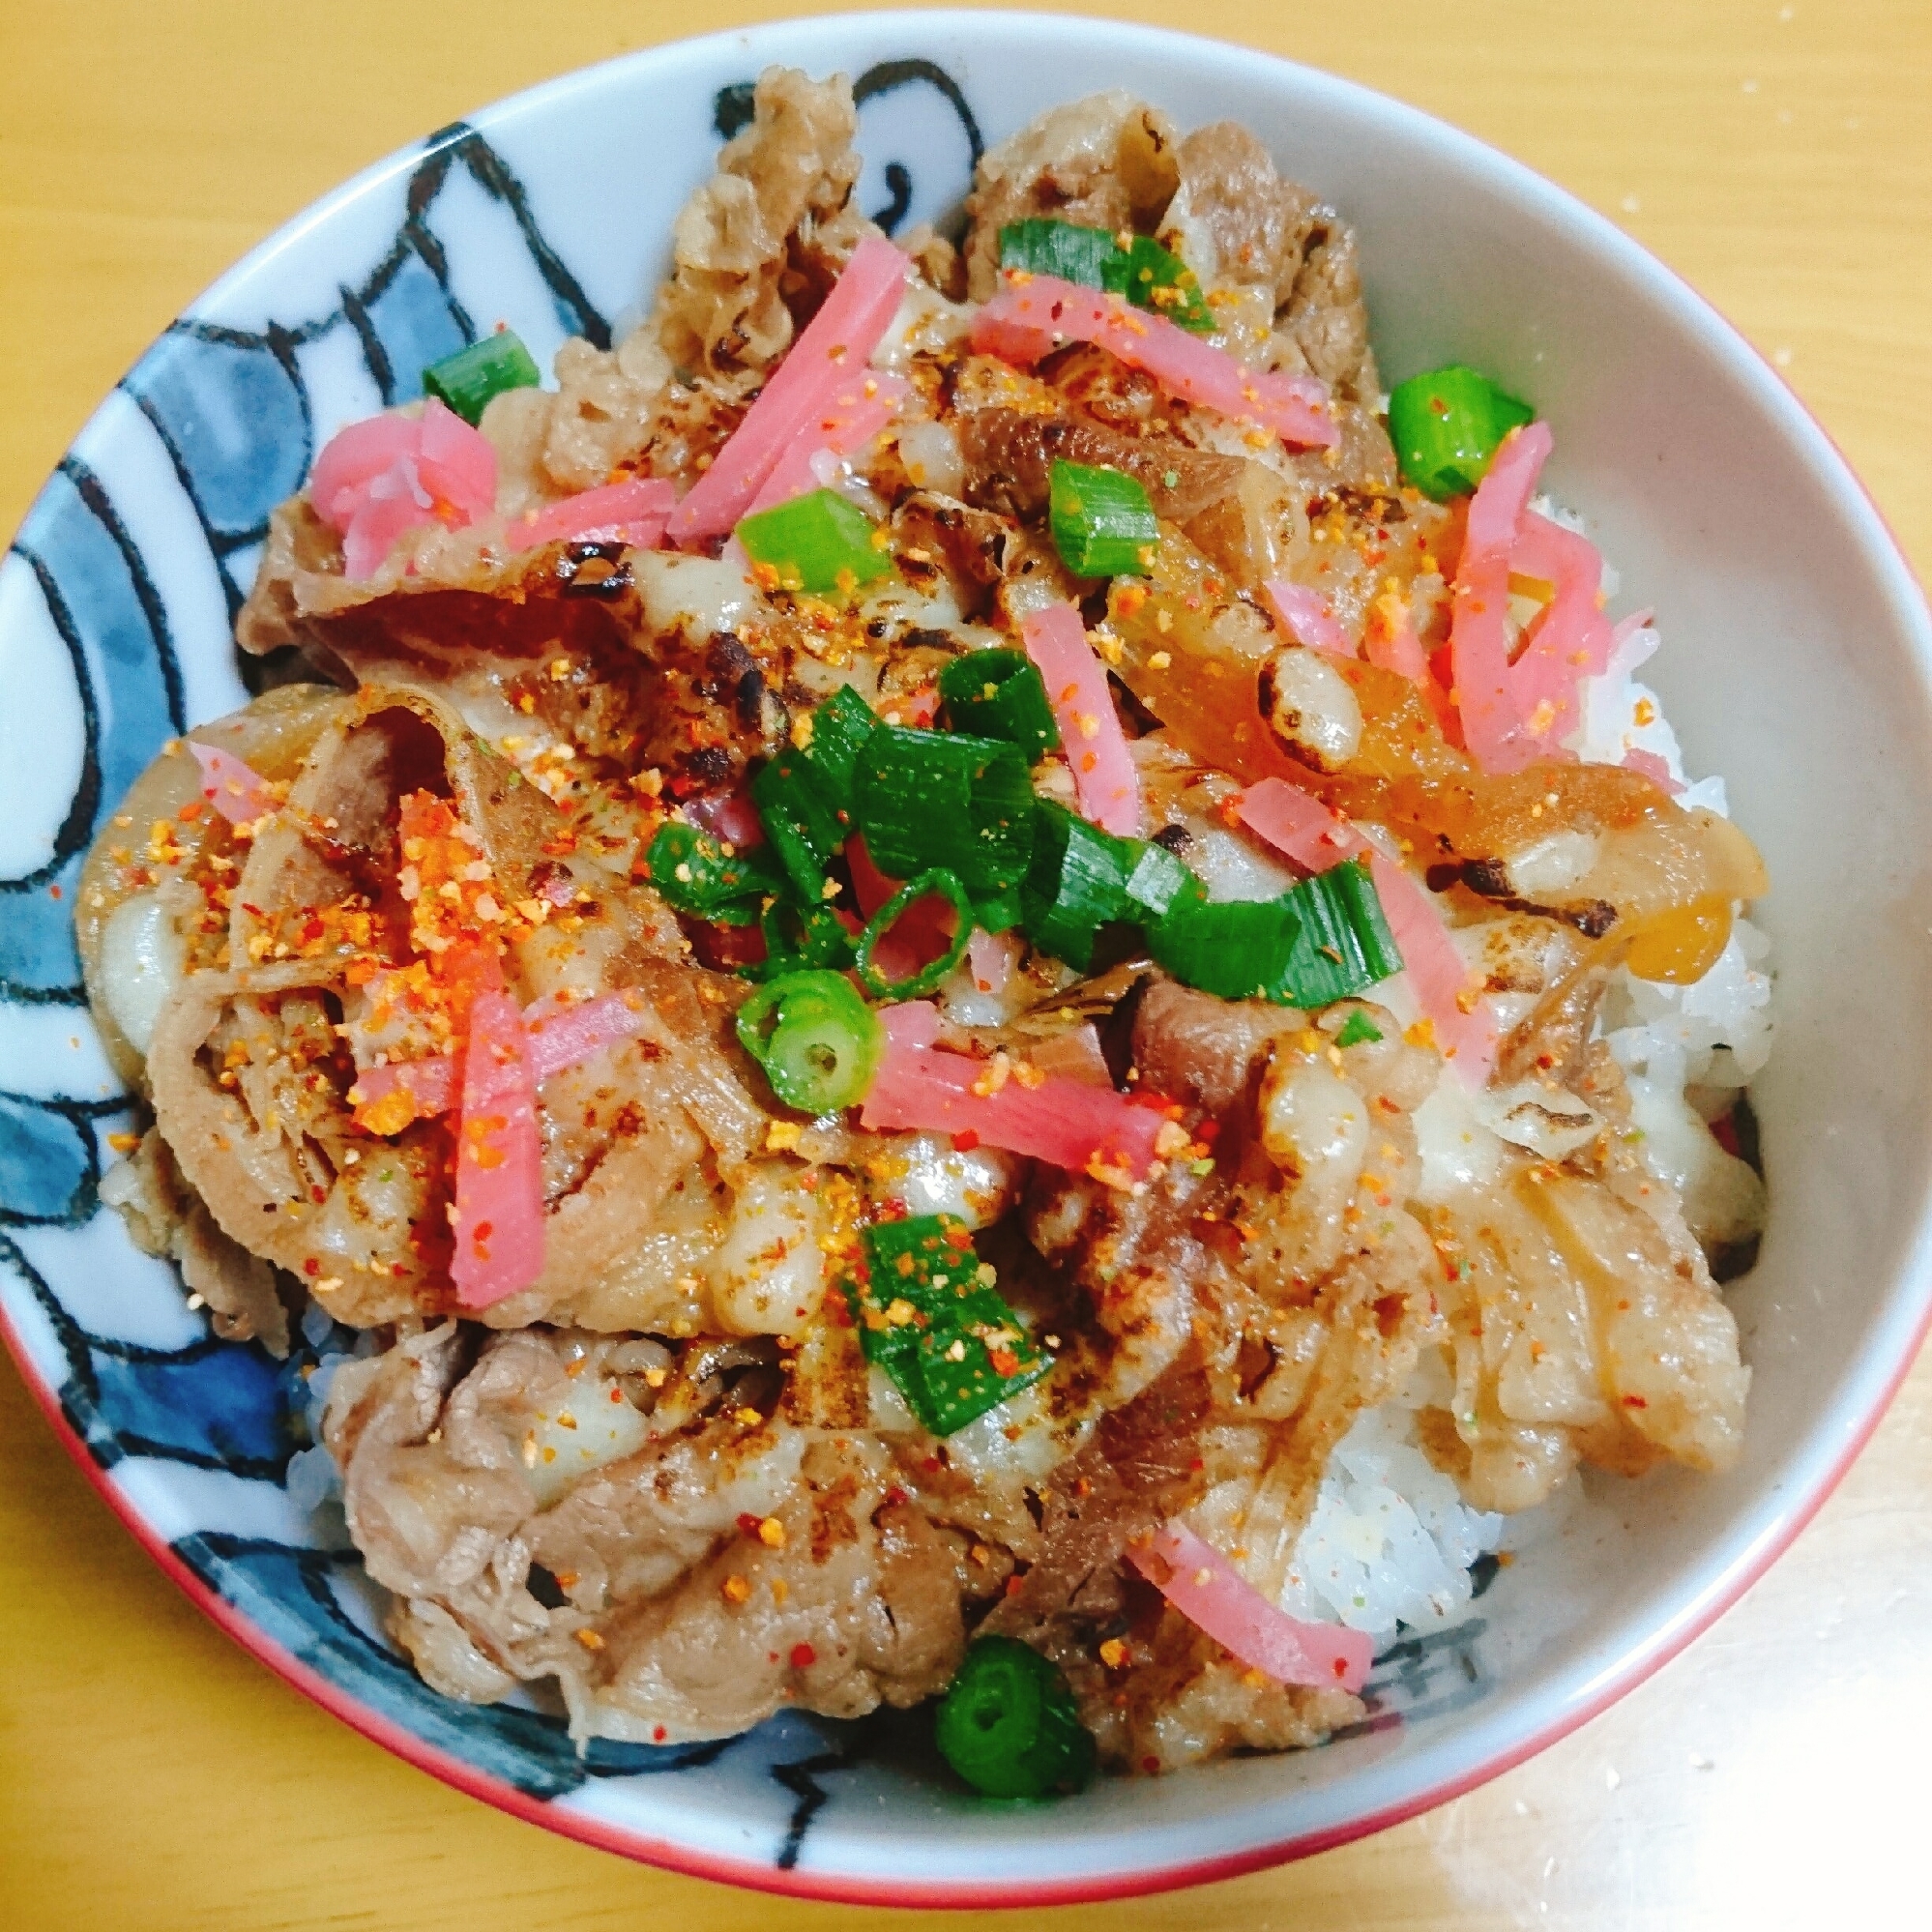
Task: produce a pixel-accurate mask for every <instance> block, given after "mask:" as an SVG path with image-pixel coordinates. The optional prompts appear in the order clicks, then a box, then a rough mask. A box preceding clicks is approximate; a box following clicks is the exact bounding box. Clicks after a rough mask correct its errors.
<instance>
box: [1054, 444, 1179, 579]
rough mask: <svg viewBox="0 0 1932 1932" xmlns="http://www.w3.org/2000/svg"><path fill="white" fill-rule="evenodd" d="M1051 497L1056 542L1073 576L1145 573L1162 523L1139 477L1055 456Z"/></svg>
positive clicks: (1150, 564)
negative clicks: (1156, 516)
mask: <svg viewBox="0 0 1932 1932" xmlns="http://www.w3.org/2000/svg"><path fill="white" fill-rule="evenodd" d="M1048 499H1049V501H1048V516H1049V520H1050V521H1051V523H1052V526H1053V546H1054V548H1055V549H1057V550H1058V551H1059V552H1060V558H1061V561H1062V562H1063V563H1064V564H1065V565H1066V566H1067V568H1068V570H1069V571H1072V572H1073V574H1074V575H1075V576H1078V577H1114V576H1145V575H1146V574H1147V572H1148V571H1149V570H1150V568H1151V567H1152V560H1151V558H1150V556H1149V555H1148V552H1149V551H1150V549H1151V548H1152V546H1153V545H1155V544H1156V543H1158V542H1160V525H1159V524H1158V523H1157V522H1156V520H1155V515H1154V505H1153V504H1152V503H1151V502H1149V500H1148V495H1147V491H1146V489H1145V488H1143V487H1142V485H1141V483H1139V481H1138V480H1137V479H1136V478H1133V477H1130V476H1128V475H1127V474H1126V473H1125V472H1124V471H1121V470H1103V469H1096V468H1095V467H1093V466H1092V465H1090V464H1087V463H1069V462H1067V461H1066V460H1064V459H1061V458H1056V459H1055V461H1054V465H1053V474H1052V477H1051V479H1050V481H1049V483H1048Z"/></svg>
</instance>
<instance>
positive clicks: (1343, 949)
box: [1271, 859, 1402, 1007]
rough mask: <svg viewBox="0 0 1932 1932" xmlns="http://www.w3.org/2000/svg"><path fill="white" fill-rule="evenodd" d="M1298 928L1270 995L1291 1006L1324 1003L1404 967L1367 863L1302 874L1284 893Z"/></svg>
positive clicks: (1353, 862) (1354, 861) (1355, 861)
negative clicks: (1276, 988) (1278, 983)
mask: <svg viewBox="0 0 1932 1932" xmlns="http://www.w3.org/2000/svg"><path fill="white" fill-rule="evenodd" d="M1282 896H1283V897H1284V898H1285V899H1287V900H1288V902H1289V903H1290V904H1291V905H1292V906H1293V907H1294V908H1295V912H1296V914H1297V916H1298V918H1299V920H1300V927H1299V929H1298V930H1297V932H1296V934H1295V944H1294V948H1293V950H1292V951H1291V952H1290V953H1289V955H1288V961H1287V964H1286V966H1285V968H1284V969H1283V972H1282V975H1281V990H1280V991H1279V992H1278V993H1272V994H1271V997H1272V998H1275V999H1279V1000H1281V1001H1282V1002H1283V1003H1284V1004H1286V1005H1288V1006H1294V1007H1326V1006H1329V1005H1332V1003H1333V1002H1334V1001H1336V1000H1345V999H1348V998H1349V997H1350V996H1351V995H1352V994H1355V993H1361V992H1366V991H1367V989H1368V988H1369V987H1370V986H1372V985H1374V984H1375V983H1376V982H1377V981H1381V980H1386V979H1388V978H1389V976H1390V974H1391V973H1399V972H1400V971H1401V970H1402V954H1401V951H1399V949H1398V948H1397V947H1396V944H1395V936H1394V934H1393V933H1391V932H1390V930H1389V922H1388V920H1387V919H1385V918H1384V917H1383V912H1382V900H1381V898H1380V896H1379V895H1378V894H1377V893H1376V890H1375V881H1374V879H1373V878H1372V877H1371V876H1370V874H1369V869H1368V862H1367V861H1366V860H1363V859H1351V860H1349V861H1347V862H1346V863H1345V864H1340V865H1335V866H1332V867H1331V868H1330V869H1329V870H1328V871H1326V872H1318V873H1317V874H1316V875H1315V877H1313V878H1312V879H1303V881H1302V883H1301V884H1300V885H1299V886H1295V887H1293V888H1291V889H1290V890H1289V891H1288V892H1287V893H1284V894H1283V895H1282Z"/></svg>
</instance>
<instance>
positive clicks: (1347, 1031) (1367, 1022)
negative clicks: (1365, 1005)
mask: <svg viewBox="0 0 1932 1932" xmlns="http://www.w3.org/2000/svg"><path fill="white" fill-rule="evenodd" d="M1381 1038H1382V1029H1381V1028H1380V1027H1379V1026H1377V1025H1376V1024H1375V1022H1374V1021H1373V1020H1372V1019H1370V1018H1369V1016H1368V1015H1367V1014H1366V1013H1365V1012H1363V1011H1361V1010H1360V1009H1359V1008H1358V1009H1357V1010H1356V1011H1354V1012H1352V1013H1350V1014H1349V1016H1348V1018H1347V1019H1345V1020H1343V1021H1342V1023H1341V1029H1340V1031H1339V1032H1337V1033H1336V1035H1335V1044H1336V1045H1337V1046H1372V1045H1373V1044H1374V1043H1375V1042H1376V1041H1377V1040H1378V1039H1381Z"/></svg>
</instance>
